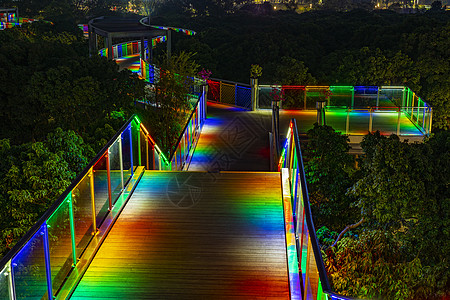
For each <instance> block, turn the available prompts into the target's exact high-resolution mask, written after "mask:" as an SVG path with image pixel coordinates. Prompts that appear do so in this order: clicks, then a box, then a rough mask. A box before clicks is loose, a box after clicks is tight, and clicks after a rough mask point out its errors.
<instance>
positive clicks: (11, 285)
mask: <svg viewBox="0 0 450 300" xmlns="http://www.w3.org/2000/svg"><path fill="white" fill-rule="evenodd" d="M7 270H8V273H9V278H8V286H9V287H8V292H9V299H11V300H12V299H16V291H15V288H14V274H13V269H12V266H11V260H9V261H8V269H7Z"/></svg>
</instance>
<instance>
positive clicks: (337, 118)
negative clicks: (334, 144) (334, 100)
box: [325, 107, 348, 134]
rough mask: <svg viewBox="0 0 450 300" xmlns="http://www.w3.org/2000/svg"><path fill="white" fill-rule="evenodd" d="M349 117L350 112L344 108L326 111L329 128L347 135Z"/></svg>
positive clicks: (333, 108)
mask: <svg viewBox="0 0 450 300" xmlns="http://www.w3.org/2000/svg"><path fill="white" fill-rule="evenodd" d="M347 115H348V110H347V109H346V108H343V107H327V108H326V109H325V122H326V124H327V125H328V126H331V127H333V129H334V130H336V131H339V132H341V133H342V134H345V133H346V130H347V127H346V126H347Z"/></svg>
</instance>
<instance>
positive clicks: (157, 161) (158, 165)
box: [148, 144, 164, 170]
mask: <svg viewBox="0 0 450 300" xmlns="http://www.w3.org/2000/svg"><path fill="white" fill-rule="evenodd" d="M148 146H149V147H151V145H150V144H149V145H148ZM149 151H150V150H149ZM153 157H154V158H155V170H164V169H163V168H161V157H160V156H159V155H158V152H157V151H156V148H155V149H154V150H153Z"/></svg>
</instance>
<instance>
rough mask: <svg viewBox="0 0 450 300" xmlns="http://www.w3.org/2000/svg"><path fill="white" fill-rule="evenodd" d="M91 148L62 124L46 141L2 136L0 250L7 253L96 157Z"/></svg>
mask: <svg viewBox="0 0 450 300" xmlns="http://www.w3.org/2000/svg"><path fill="white" fill-rule="evenodd" d="M92 156H93V152H92V150H91V148H90V147H89V146H88V145H86V144H85V143H84V142H83V139H82V138H81V137H80V136H78V135H77V134H76V133H74V132H73V131H63V130H61V129H60V128H58V129H56V131H55V132H52V133H49V134H48V136H47V139H46V140H44V141H43V142H35V143H26V144H22V145H18V146H14V145H11V144H10V142H9V140H8V139H3V140H0V157H1V160H0V161H1V163H0V228H1V236H0V253H1V254H4V253H5V251H6V250H8V249H10V248H11V247H12V246H13V245H14V244H15V243H16V242H17V240H18V239H20V238H21V237H22V236H23V235H24V234H25V233H26V232H27V230H28V229H29V228H30V227H31V226H32V225H33V224H34V223H36V221H37V220H38V219H39V217H40V216H41V215H42V214H43V213H44V212H45V210H47V209H48V207H49V206H50V205H51V204H52V203H53V202H54V201H55V200H56V199H57V198H58V197H59V195H60V194H62V193H63V192H64V190H65V189H66V188H67V186H68V185H69V184H70V182H71V181H72V180H74V179H75V176H76V174H77V172H80V171H81V170H82V169H83V168H84V167H85V166H86V165H87V164H88V162H89V161H90V160H91V159H92Z"/></svg>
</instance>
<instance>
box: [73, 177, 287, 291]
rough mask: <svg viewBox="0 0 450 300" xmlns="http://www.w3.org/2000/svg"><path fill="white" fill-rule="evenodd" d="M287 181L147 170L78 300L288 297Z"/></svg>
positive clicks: (84, 282)
mask: <svg viewBox="0 0 450 300" xmlns="http://www.w3.org/2000/svg"><path fill="white" fill-rule="evenodd" d="M285 241H286V239H285V231H284V219H283V206H282V193H281V179H280V174H279V173H269V172H246V173H240V172H225V173H206V172H164V171H146V172H145V174H144V176H143V177H142V179H141V181H140V183H139V184H138V186H137V188H136V190H135V192H134V194H133V195H132V197H131V198H130V200H129V202H128V204H127V205H126V206H125V208H124V210H123V211H122V213H121V215H120V216H119V218H118V220H117V221H116V224H115V225H114V226H113V228H112V230H111V232H110V233H109V235H108V237H107V238H106V240H105V242H104V244H103V245H102V247H101V248H100V250H99V251H98V253H97V254H96V256H95V258H94V260H93V261H92V263H91V265H90V267H89V269H88V270H87V272H86V274H85V275H84V277H83V279H82V280H81V282H80V283H79V285H78V287H77V289H76V291H75V292H74V294H73V296H72V298H71V299H288V298H289V286H288V282H289V280H288V273H287V260H286V242H285Z"/></svg>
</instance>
